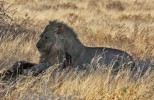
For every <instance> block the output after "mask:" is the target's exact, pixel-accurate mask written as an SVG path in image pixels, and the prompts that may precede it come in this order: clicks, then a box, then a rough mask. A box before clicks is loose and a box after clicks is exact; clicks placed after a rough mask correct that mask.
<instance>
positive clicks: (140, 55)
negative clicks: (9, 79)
mask: <svg viewBox="0 0 154 100" xmlns="http://www.w3.org/2000/svg"><path fill="white" fill-rule="evenodd" d="M55 19H59V20H60V21H63V22H65V23H67V24H68V25H69V26H71V27H73V28H74V30H75V31H76V32H77V34H78V36H79V39H80V40H81V42H82V43H83V44H84V45H86V46H105V47H112V48H118V49H121V50H125V51H127V52H128V53H129V54H131V55H132V56H133V58H134V59H135V61H136V64H137V66H139V67H141V70H142V69H146V68H149V69H153V60H154V0H4V1H0V69H1V70H0V71H1V72H2V71H3V70H5V69H7V68H9V67H10V66H11V65H12V64H13V63H15V62H16V61H17V60H26V61H30V62H34V63H38V60H39V53H38V51H37V49H36V47H35V45H36V42H37V40H38V39H39V34H40V33H41V31H42V30H43V29H44V27H45V26H46V25H47V24H48V21H49V20H55ZM55 67H56V66H53V67H51V68H50V69H49V70H47V72H45V73H43V74H41V75H40V76H38V77H31V76H27V77H25V76H20V77H19V79H18V80H17V81H16V82H15V83H10V84H8V83H4V82H0V96H1V99H4V100H9V99H10V100H31V99H32V100H53V99H57V100H64V99H66V100H67V99H68V100H71V99H73V100H74V99H75V100H78V99H80V100H82V99H83V100H85V99H86V100H95V99H96V100H154V72H153V71H147V72H146V73H145V75H144V76H143V77H141V78H138V79H137V80H135V81H134V80H129V76H128V74H127V72H123V71H122V72H119V73H118V75H116V76H115V77H114V78H112V76H111V75H110V71H109V72H104V71H103V70H102V69H98V70H96V71H93V70H91V72H90V73H86V72H81V73H80V74H78V75H77V74H76V71H73V70H70V71H69V73H68V72H66V71H63V72H59V76H58V77H57V79H56V80H57V81H56V83H53V82H52V79H51V78H50V74H51V72H52V70H53V68H55ZM143 67H144V68H143ZM66 73H67V74H66ZM64 75H66V77H65V78H64V79H63V80H60V77H62V76H64Z"/></svg>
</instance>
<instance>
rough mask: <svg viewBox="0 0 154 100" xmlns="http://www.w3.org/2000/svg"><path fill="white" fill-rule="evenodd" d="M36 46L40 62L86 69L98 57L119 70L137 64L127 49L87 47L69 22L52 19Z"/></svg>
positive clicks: (100, 63)
mask: <svg viewBox="0 0 154 100" xmlns="http://www.w3.org/2000/svg"><path fill="white" fill-rule="evenodd" d="M36 47H37V48H38V51H39V52H40V54H41V57H40V62H41V63H46V64H48V65H50V66H52V65H53V64H55V63H60V64H63V63H65V62H64V59H66V58H67V60H66V62H67V64H68V65H67V64H63V65H65V66H72V67H78V68H79V69H85V68H86V67H87V65H88V64H91V62H92V61H93V60H94V58H98V57H99V59H98V60H97V62H98V63H99V65H100V66H101V65H105V66H109V65H112V67H113V69H115V70H117V69H119V68H120V66H121V67H123V66H125V67H129V68H130V69H131V70H132V69H133V68H134V66H135V62H134V60H133V58H132V57H131V56H130V55H129V54H128V53H127V52H125V51H122V50H118V49H114V48H106V47H87V46H85V45H83V44H82V43H81V42H80V41H79V39H78V37H77V34H76V33H75V31H74V30H73V29H72V28H71V27H69V26H68V25H67V24H65V23H63V22H60V21H57V20H54V21H50V22H49V24H48V25H47V26H46V27H45V29H44V31H43V32H42V34H41V35H40V40H39V41H38V43H37V45H36ZM68 58H69V59H68Z"/></svg>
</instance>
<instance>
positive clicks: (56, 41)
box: [36, 24, 62, 54]
mask: <svg viewBox="0 0 154 100" xmlns="http://www.w3.org/2000/svg"><path fill="white" fill-rule="evenodd" d="M59 32H60V28H59V26H58V25H51V24H49V25H47V26H46V27H45V30H44V31H43V32H42V34H41V35H40V40H39V41H38V43H37V45H36V47H37V48H38V51H39V52H40V53H41V54H48V53H54V52H56V51H58V50H59V49H61V48H62V41H61V38H60V35H59Z"/></svg>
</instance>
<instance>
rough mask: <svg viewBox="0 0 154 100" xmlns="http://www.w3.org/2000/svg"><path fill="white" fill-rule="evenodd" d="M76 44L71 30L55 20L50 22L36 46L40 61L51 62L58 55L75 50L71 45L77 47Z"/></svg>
mask: <svg viewBox="0 0 154 100" xmlns="http://www.w3.org/2000/svg"><path fill="white" fill-rule="evenodd" d="M77 42H79V41H78V38H77V36H76V34H75V32H74V31H73V29H72V28H70V27H69V26H67V25H66V24H64V23H62V22H59V21H57V20H54V21H50V22H49V24H48V25H47V26H46V27H45V29H44V31H43V32H42V34H41V35H40V40H39V41H38V43H37V45H36V47H37V48H38V51H39V52H40V53H41V59H40V61H42V59H43V60H48V61H49V59H50V61H51V59H52V60H53V59H54V58H55V59H56V57H58V56H59V55H61V56H62V55H65V53H66V52H70V51H73V50H76V49H74V48H73V45H75V46H77V44H78V43H77ZM51 57H52V58H51Z"/></svg>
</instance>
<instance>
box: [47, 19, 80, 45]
mask: <svg viewBox="0 0 154 100" xmlns="http://www.w3.org/2000/svg"><path fill="white" fill-rule="evenodd" d="M53 25H54V26H57V27H58V26H63V27H64V29H65V30H67V33H68V34H69V35H70V36H71V37H73V38H74V39H75V40H77V41H78V42H80V40H79V39H78V36H77V34H76V33H75V31H74V30H73V28H71V27H70V26H68V25H67V24H65V23H63V22H60V21H57V20H53V21H49V26H51V27H52V26H53Z"/></svg>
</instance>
